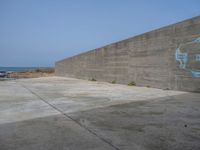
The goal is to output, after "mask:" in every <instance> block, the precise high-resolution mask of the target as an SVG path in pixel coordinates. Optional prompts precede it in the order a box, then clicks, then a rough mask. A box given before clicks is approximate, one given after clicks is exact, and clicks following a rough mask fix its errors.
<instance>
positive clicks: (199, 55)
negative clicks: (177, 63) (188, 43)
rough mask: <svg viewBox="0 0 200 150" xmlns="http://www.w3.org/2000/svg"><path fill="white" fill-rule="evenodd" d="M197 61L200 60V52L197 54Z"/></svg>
mask: <svg viewBox="0 0 200 150" xmlns="http://www.w3.org/2000/svg"><path fill="white" fill-rule="evenodd" d="M196 61H199V62H200V54H196Z"/></svg>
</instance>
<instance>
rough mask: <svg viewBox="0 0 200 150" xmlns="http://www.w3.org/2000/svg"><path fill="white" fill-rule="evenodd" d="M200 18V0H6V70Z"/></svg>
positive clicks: (2, 44)
mask: <svg viewBox="0 0 200 150" xmlns="http://www.w3.org/2000/svg"><path fill="white" fill-rule="evenodd" d="M198 15H200V0H0V66H36V67H39V66H54V63H55V61H57V60H60V59H63V58H65V57H69V56H72V55H75V54H78V53H81V52H84V51H88V50H91V49H94V48H98V47H101V46H104V45H106V44H109V43H113V42H116V41H119V40H123V39H126V38H128V37H132V36H135V35H138V34H141V33H144V32H147V31H150V30H153V29H156V28H160V27H162V26H166V25H169V24H172V23H176V22H178V21H182V20H184V19H188V18H191V17H194V16H198Z"/></svg>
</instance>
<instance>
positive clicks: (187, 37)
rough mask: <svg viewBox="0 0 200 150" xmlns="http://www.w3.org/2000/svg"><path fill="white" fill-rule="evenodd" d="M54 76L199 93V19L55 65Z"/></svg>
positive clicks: (114, 44) (136, 37) (158, 30)
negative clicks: (132, 83)
mask: <svg viewBox="0 0 200 150" xmlns="http://www.w3.org/2000/svg"><path fill="white" fill-rule="evenodd" d="M55 72H56V75H58V76H66V77H73V78H80V79H86V80H88V79H92V78H93V79H96V80H98V81H106V82H116V83H120V84H128V83H130V82H135V83H136V85H138V86H148V87H155V88H161V89H173V90H183V91H196V92H200V16H198V17H194V18H191V19H188V20H185V21H183V22H179V23H176V24H173V25H170V26H167V27H163V28H160V29H157V30H154V31H151V32H147V33H144V34H141V35H138V36H135V37H132V38H129V39H126V40H123V41H120V42H116V43H113V44H110V45H107V46H104V47H101V48H97V49H94V50H91V51H88V52H86V53H81V54H79V55H76V56H73V57H70V58H66V59H64V60H61V61H58V62H56V64H55Z"/></svg>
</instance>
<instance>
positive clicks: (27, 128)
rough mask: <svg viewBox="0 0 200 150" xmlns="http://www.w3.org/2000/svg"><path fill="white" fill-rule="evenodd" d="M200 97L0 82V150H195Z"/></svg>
mask: <svg viewBox="0 0 200 150" xmlns="http://www.w3.org/2000/svg"><path fill="white" fill-rule="evenodd" d="M199 116H200V94H199V93H188V92H180V91H169V90H161V89H154V88H146V87H129V86H126V85H119V84H110V83H104V82H91V81H85V80H79V79H73V78H62V77H45V78H36V79H20V80H12V81H1V82H0V150H36V149H37V150H88V149H91V150H110V149H111V150H112V149H114V150H116V149H117V150H132V149H134V150H137V149H138V150H155V149H164V150H173V149H174V150H179V149H185V150H189V149H192V150H198V149H200V143H199V141H200V119H199Z"/></svg>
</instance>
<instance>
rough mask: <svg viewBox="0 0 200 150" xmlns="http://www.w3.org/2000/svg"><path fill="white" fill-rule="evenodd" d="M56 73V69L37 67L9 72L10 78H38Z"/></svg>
mask: <svg viewBox="0 0 200 150" xmlns="http://www.w3.org/2000/svg"><path fill="white" fill-rule="evenodd" d="M53 75H54V69H43V68H42V69H41V68H38V69H35V70H31V71H23V72H12V73H10V74H8V78H15V79H19V78H38V77H47V76H53Z"/></svg>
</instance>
